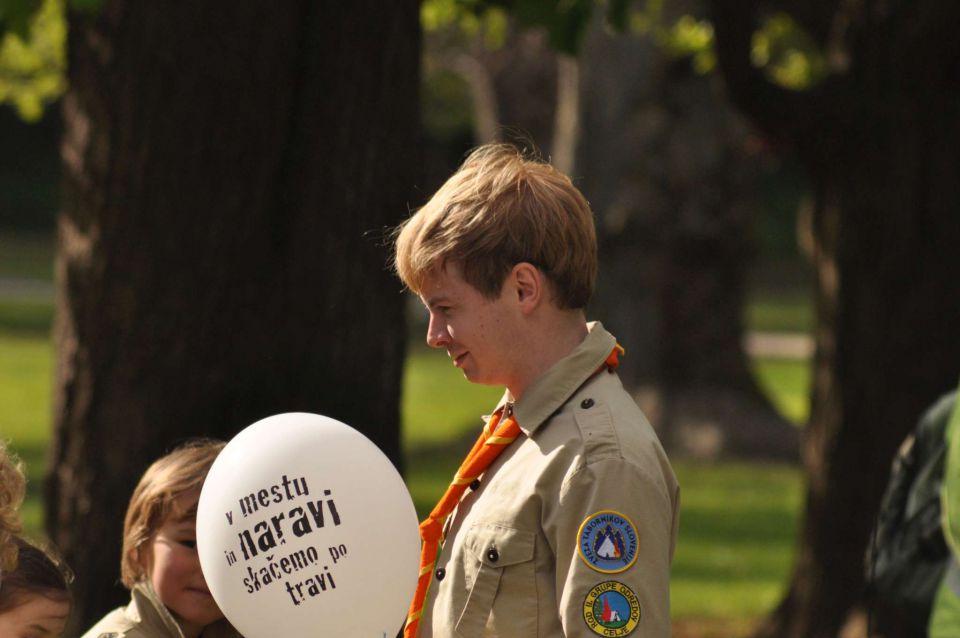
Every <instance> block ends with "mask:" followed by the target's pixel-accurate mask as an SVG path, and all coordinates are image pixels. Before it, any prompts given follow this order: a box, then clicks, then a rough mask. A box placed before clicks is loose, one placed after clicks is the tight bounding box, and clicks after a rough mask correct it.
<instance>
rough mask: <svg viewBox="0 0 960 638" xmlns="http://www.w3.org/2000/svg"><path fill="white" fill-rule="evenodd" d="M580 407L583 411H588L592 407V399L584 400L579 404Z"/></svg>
mask: <svg viewBox="0 0 960 638" xmlns="http://www.w3.org/2000/svg"><path fill="white" fill-rule="evenodd" d="M580 407H581V408H583V409H584V410H589V409H590V408H592V407H593V399H584V400H583V401H581V402H580Z"/></svg>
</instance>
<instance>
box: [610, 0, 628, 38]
mask: <svg viewBox="0 0 960 638" xmlns="http://www.w3.org/2000/svg"><path fill="white" fill-rule="evenodd" d="M607 22H609V23H610V26H612V27H613V28H614V29H616V30H617V31H619V32H623V31H626V30H627V26H628V25H629V23H630V0H608V2H607Z"/></svg>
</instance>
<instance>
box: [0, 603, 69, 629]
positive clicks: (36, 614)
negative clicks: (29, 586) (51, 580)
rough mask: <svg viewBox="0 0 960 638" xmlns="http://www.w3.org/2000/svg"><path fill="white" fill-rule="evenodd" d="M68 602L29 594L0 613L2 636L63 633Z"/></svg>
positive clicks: (67, 613)
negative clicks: (15, 604)
mask: <svg viewBox="0 0 960 638" xmlns="http://www.w3.org/2000/svg"><path fill="white" fill-rule="evenodd" d="M69 613H70V604H69V603H68V602H67V601H65V600H56V599H53V598H47V597H46V596H44V595H43V594H30V595H29V596H27V597H26V599H25V600H24V601H23V602H21V603H20V604H19V605H17V606H15V607H13V608H11V609H8V610H7V611H5V612H3V613H0V636H3V638H54V637H55V636H59V635H60V634H62V633H63V628H64V625H66V624H67V615H69Z"/></svg>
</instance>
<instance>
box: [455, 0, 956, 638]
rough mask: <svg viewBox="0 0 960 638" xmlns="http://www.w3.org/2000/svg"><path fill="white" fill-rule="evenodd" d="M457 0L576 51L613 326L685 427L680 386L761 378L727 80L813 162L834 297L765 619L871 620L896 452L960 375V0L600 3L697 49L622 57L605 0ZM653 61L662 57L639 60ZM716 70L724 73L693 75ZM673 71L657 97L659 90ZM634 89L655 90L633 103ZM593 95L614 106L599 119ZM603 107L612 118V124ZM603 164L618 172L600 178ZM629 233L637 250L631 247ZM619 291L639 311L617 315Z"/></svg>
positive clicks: (702, 409) (738, 138)
mask: <svg viewBox="0 0 960 638" xmlns="http://www.w3.org/2000/svg"><path fill="white" fill-rule="evenodd" d="M441 4H443V3H441ZM446 4H449V2H448V3H446ZM461 6H463V7H464V8H465V10H466V11H468V12H471V13H472V14H474V15H479V16H483V15H485V14H486V13H489V12H490V11H494V12H496V11H503V10H507V11H510V12H512V15H513V17H514V19H515V21H516V24H517V25H519V26H530V25H537V26H540V27H542V28H544V29H546V32H547V34H548V35H547V38H548V39H549V40H550V41H551V42H552V44H553V45H554V46H555V47H556V48H557V49H559V50H560V51H565V52H567V53H574V52H580V58H579V61H580V64H579V67H580V69H579V73H580V80H579V81H580V82H581V91H580V96H581V98H583V104H582V105H581V107H580V109H579V113H580V118H579V125H580V131H579V135H580V139H581V143H580V145H579V147H578V159H579V163H578V164H577V165H576V170H575V171H574V172H575V174H576V175H578V176H581V177H583V181H584V190H585V192H586V193H587V194H588V197H589V198H590V199H591V201H592V202H593V204H594V207H595V209H596V211H597V215H598V220H599V222H600V231H601V243H602V245H604V247H605V248H607V250H605V251H604V260H605V262H606V266H607V269H606V271H605V272H604V276H603V277H602V278H601V281H602V282H603V281H606V282H607V283H610V282H612V283H613V284H614V286H612V289H613V291H614V292H613V294H609V293H607V294H606V295H605V291H604V289H603V288H601V289H600V291H599V293H600V294H599V295H598V301H599V304H600V305H601V306H603V305H605V302H606V305H607V308H606V309H607V310H608V311H611V310H612V312H608V313H603V312H601V314H602V315H603V316H608V317H610V323H611V325H613V327H614V329H615V331H617V332H618V334H621V335H623V334H624V332H626V333H627V334H631V332H630V331H631V329H633V330H635V331H637V332H634V333H632V334H633V336H634V337H635V338H636V342H637V343H639V344H643V346H644V347H642V348H641V352H643V353H644V354H645V355H650V354H652V355H653V356H648V357H646V358H644V359H642V360H643V362H644V365H645V366H646V367H647V370H652V372H647V373H646V374H648V375H649V376H651V377H652V378H655V379H657V380H658V382H659V383H660V384H662V386H661V387H662V389H663V390H664V391H663V401H662V404H663V406H664V407H665V408H666V410H667V418H666V419H665V423H666V424H667V426H668V431H667V433H666V438H667V440H668V441H670V440H671V439H672V438H673V437H672V434H673V433H672V432H671V431H670V430H669V427H670V426H673V427H676V424H675V423H671V421H672V418H671V417H673V416H674V414H675V410H676V409H677V408H676V406H678V405H683V404H684V401H683V400H680V401H678V400H677V389H678V388H680V389H682V390H683V391H687V390H689V389H691V387H692V388H696V387H697V386H701V387H704V388H705V389H707V392H706V393H704V394H703V395H702V396H703V397H704V399H703V400H702V401H694V402H693V403H692V405H693V406H694V408H693V410H694V414H704V413H706V414H707V415H709V414H710V413H711V412H712V413H713V414H714V416H719V415H721V414H723V406H724V405H727V404H728V402H726V401H724V400H723V396H722V395H721V394H719V393H717V392H716V388H717V387H724V386H728V387H731V386H732V387H734V388H737V389H738V390H739V391H740V394H741V397H743V396H746V397H750V396H752V395H753V394H754V393H752V392H751V390H750V382H749V380H747V381H744V379H745V377H746V375H745V374H743V373H742V371H743V370H744V369H745V366H744V365H743V364H742V353H741V351H740V349H739V343H740V340H739V336H740V334H741V330H740V323H739V319H738V317H739V314H738V311H736V308H737V307H738V306H739V303H740V300H741V299H742V293H741V291H742V289H743V286H742V282H743V274H742V273H743V264H744V263H745V260H746V259H747V258H748V256H749V254H750V252H751V250H750V242H749V239H748V238H745V237H744V230H745V224H744V223H743V218H744V216H745V215H744V212H743V208H744V206H746V205H749V204H748V201H745V199H744V196H745V195H746V197H747V199H748V198H749V186H748V188H747V189H743V184H744V183H745V180H746V182H749V179H750V175H749V173H750V164H749V158H745V157H744V150H746V148H749V144H748V143H745V140H748V139H749V133H748V132H746V131H745V130H744V129H743V126H742V123H740V122H738V121H737V118H736V116H734V115H733V114H730V113H729V112H728V111H727V112H725V109H727V107H726V106H725V105H724V104H723V96H724V95H729V96H730V99H731V100H732V102H733V104H734V105H736V107H737V108H738V109H739V110H740V112H741V113H742V114H743V115H745V116H746V117H747V118H749V119H750V121H751V123H752V125H753V126H754V127H756V130H757V131H759V134H760V135H761V136H762V138H761V139H760V140H757V141H758V142H759V143H760V144H761V145H764V146H767V147H771V148H773V149H776V150H777V151H778V152H779V153H781V154H783V155H785V156H791V155H793V156H795V157H796V158H797V161H798V162H799V164H800V166H802V168H803V170H804V172H805V174H806V176H807V179H809V180H810V190H811V193H812V197H811V200H810V201H809V205H808V207H807V208H806V215H805V221H806V227H805V229H804V239H805V245H806V246H807V248H808V252H809V255H810V257H811V259H812V262H813V265H814V267H815V271H816V298H817V303H816V307H817V330H816V357H815V379H814V390H813V394H812V397H811V422H810V425H809V426H808V428H807V429H806V430H805V432H804V444H803V452H804V453H803V459H804V465H805V468H806V472H807V476H808V479H809V487H808V494H807V505H806V516H805V522H804V526H803V530H802V537H801V544H800V547H799V550H798V561H797V565H796V569H795V572H794V575H793V578H792V580H791V584H790V588H789V591H788V593H787V595H786V597H785V598H784V600H783V602H782V604H781V605H780V607H779V608H778V609H777V611H776V612H775V613H774V615H773V616H772V617H771V618H770V620H769V622H768V623H767V624H766V626H765V627H763V628H762V629H761V631H760V635H763V636H778V637H779V636H789V637H792V636H797V637H799V636H827V635H839V634H841V633H844V635H847V633H846V632H847V631H860V632H862V631H863V630H864V627H863V626H862V625H864V624H866V617H865V613H864V612H865V603H866V591H865V583H864V565H863V559H862V557H863V554H864V548H865V546H866V543H867V540H868V538H867V537H868V532H869V529H870V525H871V521H872V520H873V516H874V512H875V511H876V507H877V504H878V502H879V497H880V494H881V492H882V489H883V485H884V483H885V479H886V476H887V473H888V469H889V461H890V458H891V457H892V454H893V451H894V450H895V449H896V447H897V445H898V444H899V442H900V441H901V440H902V439H903V437H904V435H905V434H906V433H907V431H908V430H910V428H911V427H912V424H913V423H914V422H915V419H916V417H917V415H918V414H919V413H920V412H921V410H922V409H923V407H924V406H925V405H927V404H928V403H930V401H932V399H933V398H935V397H936V396H937V395H938V394H939V393H941V392H943V391H945V390H947V389H949V388H950V387H951V386H952V385H953V384H954V381H955V376H956V373H957V369H958V361H960V340H958V339H956V338H955V335H953V332H954V331H955V326H957V325H960V322H958V320H960V304H958V303H957V300H958V299H960V278H958V276H957V275H958V274H960V273H958V269H960V264H958V263H957V260H956V259H953V258H951V255H952V254H954V253H955V248H956V246H957V245H958V241H960V218H958V216H957V215H956V203H957V201H960V186H958V183H957V180H956V179H955V175H957V174H958V172H960V170H958V169H960V154H958V153H960V151H958V150H957V149H958V148H960V146H958V144H957V142H958V141H960V140H958V139H957V136H958V130H960V125H958V123H957V122H958V117H957V116H958V115H960V91H958V88H957V85H956V78H957V77H960V73H958V71H960V69H958V65H960V56H958V55H957V54H958V52H960V51H958V46H960V45H958V44H957V40H956V38H955V37H954V31H955V28H956V25H957V24H960V20H958V18H960V13H958V12H960V9H958V6H957V5H956V4H955V3H950V2H945V1H942V0H941V1H937V0H928V1H927V2H919V3H910V2H862V3H853V4H844V5H841V6H839V7H838V6H836V5H835V4H834V3H819V4H818V3H808V2H805V3H797V2H787V1H784V2H750V3H732V2H722V1H720V0H716V1H714V2H704V3H683V2H670V3H666V2H661V1H659V0H651V1H649V2H646V3H629V2H626V1H624V2H608V3H605V5H604V6H605V7H606V12H607V18H608V20H609V21H610V22H611V23H612V24H614V25H615V26H618V27H620V28H621V29H625V28H626V27H627V26H630V25H632V26H634V27H635V28H638V29H640V30H645V31H646V32H647V33H650V34H652V35H653V36H654V38H653V41H654V42H656V43H657V44H659V45H660V47H661V48H662V49H666V50H667V51H668V52H669V51H670V50H671V49H672V50H673V52H679V53H686V54H687V55H688V56H689V57H685V58H684V59H683V60H681V61H680V63H679V64H678V63H677V62H676V61H674V63H673V64H670V63H666V64H662V65H660V66H659V68H658V66H657V63H656V60H657V59H658V55H657V54H651V51H650V49H651V44H652V43H651V42H647V43H640V42H637V41H633V42H629V43H627V44H621V45H620V46H622V47H624V49H622V50H623V51H625V52H624V53H620V52H619V51H618V50H617V48H616V45H613V46H611V45H610V44H609V43H607V44H606V48H605V49H604V48H603V45H601V44H598V41H599V42H602V41H603V39H604V38H607V37H608V36H605V35H601V36H599V38H598V39H597V40H593V39H592V38H591V33H592V32H593V31H594V29H593V28H592V27H591V19H590V17H589V16H590V13H591V10H592V8H593V7H594V3H593V2H591V1H590V0H581V1H575V2H565V3H549V2H541V3H535V2H532V1H528V0H515V1H510V0H502V1H490V2H472V3H463V4H462V5H461ZM678 13H679V14H680V15H679V17H678ZM663 18H666V21H664V20H663ZM644 46H646V49H644V48H643V47H644ZM627 47H632V48H633V52H632V53H631V52H630V49H629V48H627ZM618 53H620V54H619V55H618ZM592 56H595V57H592ZM594 60H596V62H594ZM631 63H633V64H631ZM643 65H646V66H647V68H648V70H647V71H646V75H643V73H635V74H634V75H632V76H631V75H630V73H631V70H632V69H631V67H633V68H637V67H642V66H643ZM714 67H716V70H717V72H718V76H719V77H718V78H714V79H713V81H714V82H715V81H717V80H722V83H723V85H722V86H716V85H714V86H711V80H710V79H706V78H701V79H699V81H698V79H697V78H696V77H695V75H694V73H693V72H692V71H694V70H700V71H709V70H711V69H712V68H714ZM605 74H606V75H609V76H610V77H609V78H607V81H608V84H607V85H605V84H604V82H603V79H602V78H603V76H604V75H605ZM617 74H620V75H619V76H618V75H617ZM658 80H659V83H658ZM558 84H562V82H559V83H558ZM657 87H659V88H660V94H659V95H657V96H656V98H654V99H650V98H647V100H646V106H647V107H648V110H647V111H644V110H643V106H644V98H643V97H642V94H643V92H644V91H647V92H648V94H649V93H651V92H653V93H655V92H656V91H657ZM605 89H606V90H605ZM558 93H559V92H558ZM631 94H634V95H640V96H641V97H640V99H639V100H637V102H635V103H634V104H630V101H631V99H636V98H632V96H631ZM591 100H593V101H594V102H595V104H596V106H595V107H594V109H595V110H594V112H595V113H598V114H599V116H592V115H590V113H591V110H590V107H591ZM711 104H713V106H711ZM559 108H560V107H559V106H558V109H559ZM634 109H636V110H634ZM604 118H606V120H604ZM504 123H506V124H510V122H509V121H505V122H504ZM604 124H606V126H607V128H608V129H612V131H613V132H612V134H611V135H608V137H606V138H605V137H604V135H603V133H604V128H603V125H604ZM598 125H599V126H598ZM634 131H637V132H638V133H639V134H637V135H634ZM621 146H623V147H626V149H625V150H623V151H621V152H620V154H619V155H618V153H617V150H618V149H619V147H621ZM591 149H596V150H593V151H592V152H591ZM553 152H554V153H559V154H560V156H561V157H563V156H564V155H563V153H562V152H559V151H558V149H557V148H554V149H553ZM629 153H636V155H634V156H630V155H629ZM620 156H626V157H628V158H629V160H628V161H624V162H623V163H622V164H621V163H619V162H618V159H619V157H620ZM672 160H675V161H672ZM621 166H622V168H619V167H621ZM618 168H619V170H618ZM671 169H673V172H671ZM594 171H595V172H594ZM591 181H593V182H601V183H603V182H604V181H605V183H603V186H602V187H600V188H597V189H596V190H593V187H592V184H591ZM640 202H642V205H639V206H638V205H636V203H640ZM638 210H639V211H641V213H640V214H637V213H636V211H638ZM630 224H633V225H635V228H631V227H630ZM611 226H612V227H614V228H617V230H619V231H620V232H613V233H608V232H607V231H609V229H610V228H611ZM621 239H622V240H623V241H624V243H625V244H627V246H628V247H627V248H626V249H625V250H624V251H623V252H621V251H619V250H616V249H614V246H616V244H615V242H616V241H618V240H621ZM658 252H659V253H660V255H659V257H660V258H659V259H657V258H656V257H654V256H655V255H657V253H658ZM618 261H619V262H620V264H622V266H621V267H620V268H617V267H616V264H617V262H618ZM618 271H619V272H620V273H623V274H622V275H621V276H617V275H618ZM611 275H613V276H611ZM625 284H626V285H625ZM631 284H632V285H631ZM624 289H629V290H631V291H636V290H641V291H644V292H640V293H639V294H634V295H631V297H632V301H633V303H634V304H636V305H631V303H630V302H627V301H626V300H624V299H622V298H621V297H620V295H619V294H618V293H619V291H621V290H624ZM648 295H649V296H650V299H646V300H645V299H643V297H645V296H648ZM605 297H606V299H605ZM611 298H612V301H611V300H610V299H611ZM658 304H659V305H658ZM620 309H623V313H624V314H626V315H629V317H630V318H631V320H632V323H633V325H632V326H629V327H624V326H618V325H617V318H618V312H617V311H618V310H620ZM638 319H639V321H638ZM625 323H626V322H625ZM731 335H736V336H737V337H738V339H731V338H729V337H730V336H731ZM644 337H646V339H645V338H644ZM725 337H726V338H725ZM625 341H626V342H627V343H630V339H629V338H628V339H625ZM700 355H704V356H700ZM644 372H645V371H641V372H640V373H639V374H638V377H639V378H643V376H644ZM628 374H629V373H628ZM638 377H634V380H636V379H637V378H638ZM688 405H689V404H688ZM654 413H656V411H654ZM737 416H742V413H740V414H738V415H737ZM681 427H682V426H681ZM727 431H736V428H730V429H728V430H727ZM745 431H746V432H749V433H750V434H748V435H747V437H746V438H750V437H751V436H755V434H756V431H754V430H751V429H749V428H747V429H746V430H745ZM761 432H762V431H761ZM757 439H759V440H761V441H763V445H762V446H761V447H769V442H768V441H767V440H765V439H764V438H762V436H761V437H757ZM707 440H709V439H707ZM731 447H732V448H733V449H736V448H735V446H731ZM879 621H880V622H881V624H883V623H885V622H888V619H884V618H880V619H879ZM881 630H883V631H885V632H886V633H887V634H888V635H896V634H897V631H898V630H897V628H896V627H895V626H893V625H892V624H888V625H886V626H881Z"/></svg>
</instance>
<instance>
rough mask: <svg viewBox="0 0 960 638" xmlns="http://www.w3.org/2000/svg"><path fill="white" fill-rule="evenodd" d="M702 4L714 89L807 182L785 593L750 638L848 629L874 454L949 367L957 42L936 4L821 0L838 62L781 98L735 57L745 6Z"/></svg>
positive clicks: (957, 287) (903, 426) (858, 605)
mask: <svg viewBox="0 0 960 638" xmlns="http://www.w3.org/2000/svg"><path fill="white" fill-rule="evenodd" d="M714 4H715V8H716V11H717V13H716V17H717V20H716V21H715V27H716V33H717V46H718V54H719V59H720V63H721V67H722V68H723V71H724V76H725V78H726V80H727V83H728V86H729V87H730V88H731V92H732V94H733V95H734V96H735V99H736V100H737V101H738V103H739V104H740V106H741V107H742V108H744V109H745V110H746V111H747V112H748V113H749V114H750V115H751V116H752V117H754V118H755V120H756V121H757V123H758V124H759V125H760V126H761V127H762V128H764V129H765V130H766V131H768V132H769V133H770V135H771V136H773V137H776V138H779V139H781V140H786V141H788V142H790V143H792V144H793V145H794V147H795V148H796V150H797V153H798V155H799V157H800V158H801V161H802V162H803V163H804V165H805V167H806V169H807V171H808V172H809V174H810V176H811V179H812V181H813V184H814V188H815V192H814V196H815V210H814V219H813V223H814V229H813V230H814V238H815V241H816V255H815V261H816V269H817V302H818V328H817V335H816V342H817V352H816V357H815V372H814V387H813V396H812V407H811V423H810V425H809V427H808V428H807V430H806V432H805V440H804V444H803V458H804V466H805V469H806V473H807V477H808V491H807V499H806V512H805V518H804V523H803V528H802V533H801V538H800V546H799V548H798V553H797V562H796V567H795V570H794V573H793V576H792V578H791V581H790V586H789V591H788V593H787V595H786V597H785V598H784V600H783V602H782V603H781V604H780V606H779V608H778V609H777V610H776V612H775V613H774V614H773V615H772V616H771V617H770V618H769V620H768V622H767V623H766V624H765V626H764V627H762V628H761V630H760V631H759V633H758V635H759V636H769V637H771V638H772V637H774V636H776V637H777V638H801V637H804V638H807V637H816V638H820V637H827V636H837V635H840V634H841V633H843V635H844V636H848V635H849V636H862V635H863V634H864V630H865V627H866V625H867V621H866V618H865V615H864V611H865V603H866V600H865V587H864V565H863V556H864V550H865V548H866V545H867V541H868V537H869V530H870V527H871V525H872V523H873V521H874V519H875V512H876V509H877V506H878V504H879V501H880V496H881V494H882V491H883V489H884V485H885V484H886V480H887V476H888V472H889V468H890V461H891V459H892V457H893V454H894V452H895V450H896V447H897V446H898V445H899V443H900V441H901V440H902V439H903V437H904V436H905V435H906V433H907V432H908V431H909V430H911V429H912V427H913V426H914V424H915V423H916V420H917V418H918V417H919V415H920V413H921V412H922V411H923V409H924V408H925V407H926V406H927V405H929V404H930V403H932V402H933V401H934V400H935V399H936V398H937V396H939V395H940V394H941V393H943V392H945V391H947V390H949V389H950V388H952V387H955V386H956V382H957V374H958V371H960V339H958V338H957V327H958V326H960V301H958V300H960V260H957V258H956V255H957V246H958V245H960V217H958V215H957V206H958V203H960V183H958V181H957V179H956V176H957V175H958V174H960V124H958V122H960V99H958V92H957V89H956V86H955V81H954V80H955V78H956V77H957V73H958V72H960V69H958V68H957V67H958V62H957V61H958V59H960V58H958V55H960V50H958V48H960V47H958V45H957V41H956V38H955V37H953V34H952V27H948V26H947V25H956V24H957V20H958V19H960V16H958V15H957V13H958V11H957V8H956V5H955V4H953V3H934V2H922V3H892V5H891V6H885V7H883V8H882V10H881V7H880V6H879V5H878V4H877V5H876V6H875V5H874V3H865V5H864V6H863V7H862V8H861V13H858V14H855V15H853V16H849V15H846V16H840V15H839V13H838V15H837V16H833V14H832V12H833V11H838V12H839V11H842V10H845V9H840V10H838V9H836V7H830V8H826V5H824V6H823V7H820V10H821V12H826V13H827V15H825V16H824V15H820V16H815V18H819V19H811V18H810V16H805V20H806V21H808V22H809V23H810V24H811V25H813V24H817V23H828V24H829V23H830V22H831V18H836V19H837V20H839V18H840V17H843V18H844V20H845V21H847V25H848V29H847V34H846V37H847V39H846V45H847V46H848V50H847V51H846V52H845V56H844V59H845V61H846V62H845V63H846V64H847V65H848V67H847V69H846V70H843V71H842V72H841V71H838V72H837V73H836V75H835V76H834V77H832V78H831V79H829V80H828V81H826V82H825V83H824V84H822V85H821V86H820V87H818V88H816V89H815V90H813V91H811V92H809V93H807V94H785V93H778V92H777V91H776V89H775V88H774V87H772V86H771V85H769V84H765V83H764V82H763V80H761V79H759V78H757V77H756V76H755V69H753V68H752V67H751V66H750V62H749V53H748V52H749V37H750V34H751V33H752V26H753V24H754V22H753V20H754V16H753V15H752V13H751V10H750V7H744V6H741V7H738V8H737V9H731V8H729V7H728V6H726V5H725V4H724V3H719V2H717V3H714ZM836 45H837V43H833V46H836ZM950 78H953V79H950ZM867 611H869V610H867ZM879 630H880V633H881V634H882V635H888V636H894V635H896V633H894V631H893V630H888V629H887V628H884V627H880V628H879Z"/></svg>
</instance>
